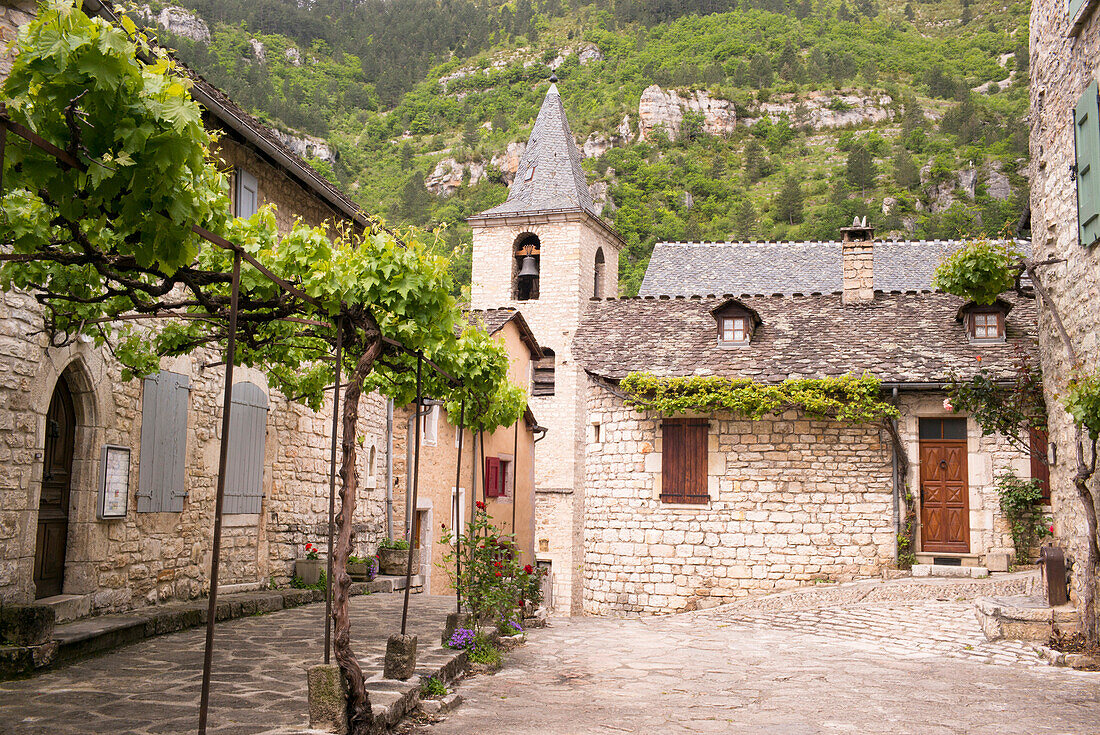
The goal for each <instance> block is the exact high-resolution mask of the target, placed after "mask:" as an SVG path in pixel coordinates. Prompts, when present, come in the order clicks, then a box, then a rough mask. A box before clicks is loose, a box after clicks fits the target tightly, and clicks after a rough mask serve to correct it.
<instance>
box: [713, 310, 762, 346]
mask: <svg viewBox="0 0 1100 735" xmlns="http://www.w3.org/2000/svg"><path fill="white" fill-rule="evenodd" d="M711 314H713V315H714V320H715V322H717V325H718V346H719V347H737V346H739V345H747V344H749V343H750V342H752V335H753V332H755V331H756V328H757V327H758V326H760V315H759V314H757V313H756V312H755V311H753V310H752V309H750V308H749V307H748V306H746V305H745V304H743V303H741V302H740V301H738V300H737V299H730V300H729V301H726V302H725V303H723V304H722V305H721V306H719V307H718V308H717V309H715V310H714V311H712V312H711Z"/></svg>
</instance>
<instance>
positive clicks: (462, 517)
mask: <svg viewBox="0 0 1100 735" xmlns="http://www.w3.org/2000/svg"><path fill="white" fill-rule="evenodd" d="M456 501H457V503H458V505H457V508H456V506H455V503H456ZM456 510H457V511H458V513H457V515H456V513H455V511H456ZM465 521H466V488H464V487H460V488H457V489H456V488H453V487H452V488H451V545H452V546H454V543H455V536H457V535H459V534H461V533H462V532H463V530H464V526H465V525H466V523H465Z"/></svg>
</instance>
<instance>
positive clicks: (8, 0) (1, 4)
mask: <svg viewBox="0 0 1100 735" xmlns="http://www.w3.org/2000/svg"><path fill="white" fill-rule="evenodd" d="M37 12H38V3H37V2H36V0H0V79H3V78H5V77H7V76H8V72H10V71H11V60H12V54H11V52H10V50H9V47H10V46H11V44H12V42H13V41H14V40H15V35H16V32H17V29H18V28H19V26H21V25H25V24H27V23H29V22H30V21H31V19H32V18H34V16H35V15H36V14H37Z"/></svg>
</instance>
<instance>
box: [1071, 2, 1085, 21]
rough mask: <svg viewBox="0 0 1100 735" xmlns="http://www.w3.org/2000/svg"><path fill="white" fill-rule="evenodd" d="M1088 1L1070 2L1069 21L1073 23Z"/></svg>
mask: <svg viewBox="0 0 1100 735" xmlns="http://www.w3.org/2000/svg"><path fill="white" fill-rule="evenodd" d="M1086 2H1087V0H1069V21H1070V23H1072V22H1073V20H1074V18H1076V17H1077V14H1078V13H1080V12H1081V8H1082V7H1083V6H1084V5H1085V3H1086Z"/></svg>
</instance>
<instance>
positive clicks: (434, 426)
mask: <svg viewBox="0 0 1100 735" xmlns="http://www.w3.org/2000/svg"><path fill="white" fill-rule="evenodd" d="M439 409H440V407H439V406H438V405H435V406H429V407H428V413H427V414H426V415H424V416H421V417H420V431H421V432H423V433H422V434H421V439H422V440H423V442H424V444H425V445H426V446H429V447H434V446H435V445H436V444H437V443H438V442H439Z"/></svg>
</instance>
